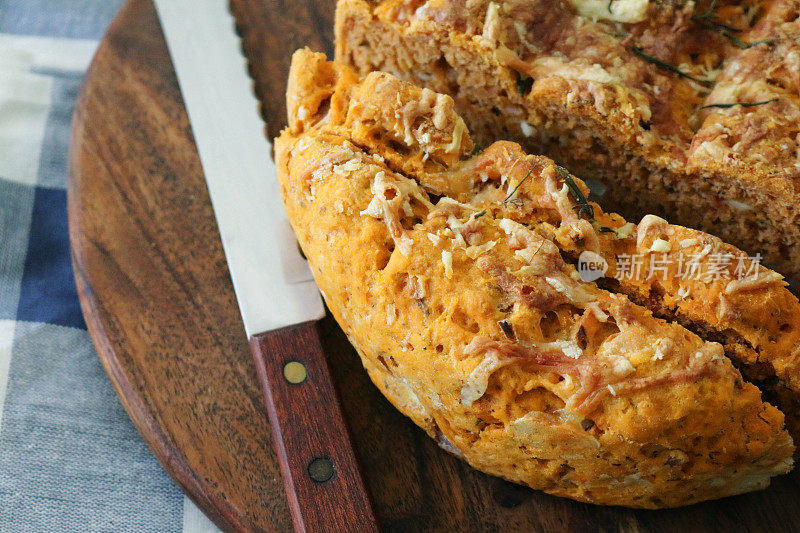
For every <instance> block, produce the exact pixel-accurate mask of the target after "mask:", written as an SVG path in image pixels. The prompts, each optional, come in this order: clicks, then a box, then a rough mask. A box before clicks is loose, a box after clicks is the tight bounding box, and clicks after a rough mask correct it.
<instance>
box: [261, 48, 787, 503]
mask: <svg viewBox="0 0 800 533" xmlns="http://www.w3.org/2000/svg"><path fill="white" fill-rule="evenodd" d="M287 106H288V109H287V110H288V116H289V127H288V128H287V129H286V130H285V131H284V132H283V133H282V135H281V137H280V138H279V139H278V140H277V141H276V144H275V147H276V159H277V166H278V173H279V182H280V189H281V194H282V197H283V201H284V204H285V207H286V210H287V212H288V215H289V219H290V221H291V223H292V226H293V227H294V230H295V232H296V234H297V237H298V240H299V242H300V245H301V246H302V248H303V251H304V252H305V254H306V256H307V257H308V259H309V262H310V264H311V267H312V271H313V273H314V276H315V278H316V281H317V283H318V285H319V287H320V289H321V291H322V293H323V295H324V297H325V300H326V302H327V304H328V307H329V309H330V310H331V312H332V313H333V315H334V316H335V318H336V319H337V321H338V322H339V324H340V325H341V326H342V328H343V330H344V331H345V332H346V334H347V335H348V338H349V339H350V340H351V342H352V344H353V346H354V347H355V348H356V350H357V351H358V353H359V355H360V356H361V358H362V361H363V363H364V366H365V368H366V369H367V371H368V372H369V375H370V377H371V378H372V380H373V382H374V383H375V384H376V386H378V387H379V388H380V390H381V391H382V392H383V393H384V395H385V396H386V397H387V398H388V399H389V400H390V401H391V402H392V403H393V404H394V405H395V406H396V407H397V408H398V409H399V410H400V411H402V412H403V413H404V414H406V415H407V416H409V417H410V418H411V419H412V420H413V421H414V422H415V423H417V424H418V425H419V426H420V427H421V428H423V429H424V430H425V431H426V432H427V433H428V434H429V435H430V436H431V437H433V438H435V439H437V441H438V442H439V443H440V445H442V446H443V447H444V448H445V449H447V450H448V451H450V452H452V453H454V454H456V455H458V456H459V457H461V458H463V459H464V460H466V461H467V462H469V463H470V464H471V465H472V466H474V467H475V468H478V469H480V470H483V471H485V472H488V473H490V474H494V475H498V476H501V477H504V478H506V479H509V480H511V481H515V482H518V483H523V484H526V485H528V486H530V487H533V488H536V489H541V490H544V491H547V492H549V493H551V494H557V495H562V496H567V497H570V498H574V499H578V500H582V501H587V502H593V503H599V504H609V505H625V506H631V507H645V508H659V507H673V506H679V505H685V504H690V503H693V502H697V501H702V500H706V499H710V498H719V497H722V496H726V495H730V494H736V493H741V492H746V491H750V490H754V489H758V488H763V487H764V486H766V485H767V484H768V482H769V478H770V477H771V476H774V475H778V474H781V473H784V472H786V471H788V470H789V469H790V468H791V465H792V453H793V450H794V446H793V444H792V440H791V437H790V436H789V434H788V433H787V431H786V430H785V429H784V415H783V413H781V411H779V410H778V409H777V408H776V407H774V406H773V405H770V404H768V403H765V402H764V401H762V399H761V392H760V391H759V389H758V388H757V387H756V386H754V385H753V384H751V383H749V382H747V381H745V380H744V379H743V378H742V375H741V373H740V372H739V371H738V370H737V369H736V365H742V366H743V368H749V366H750V364H751V362H750V361H749V360H748V359H747V358H748V357H750V358H751V359H752V360H753V361H752V363H753V364H754V365H755V364H757V363H761V362H764V363H765V365H763V368H764V371H765V372H766V373H767V374H768V376H767V377H768V378H772V379H774V380H776V382H777V381H778V380H779V381H780V382H781V383H782V384H784V385H785V389H786V390H787V391H789V393H788V394H789V396H790V397H793V394H794V391H796V390H797V375H798V373H797V371H796V365H797V358H798V353H799V350H800V342H798V335H800V333H798V330H800V304H798V301H797V299H796V298H795V297H794V296H792V295H791V294H790V293H789V292H788V291H787V290H786V289H785V287H784V283H783V282H782V281H781V280H780V277H779V276H778V275H776V274H775V273H773V272H771V271H769V270H766V269H765V268H763V267H759V266H758V265H753V264H752V263H750V262H747V261H748V260H747V259H746V258H745V259H744V261H746V262H747V265H748V266H753V267H754V270H755V272H756V274H755V276H753V277H751V278H747V279H746V280H739V279H736V278H732V279H723V278H721V279H719V280H711V281H709V282H708V283H706V282H704V281H702V280H695V279H685V280H680V281H677V280H676V281H671V282H663V283H662V282H657V281H655V279H631V280H626V279H621V280H620V281H618V282H616V283H611V279H613V278H606V279H607V281H608V282H609V283H608V286H607V287H605V288H604V287H603V286H602V285H601V284H599V283H596V282H588V281H583V279H581V273H580V272H579V271H578V270H577V269H576V267H575V265H574V264H573V263H574V261H575V257H576V256H580V254H579V253H578V252H579V251H580V252H590V253H592V254H597V255H598V256H601V257H602V258H604V260H606V261H608V262H609V269H610V270H609V272H608V273H609V274H611V273H613V272H614V271H615V269H619V268H621V267H620V265H619V264H618V263H616V262H615V261H616V257H617V254H621V253H623V252H624V251H634V250H637V251H641V252H642V253H643V254H646V255H648V257H649V255H650V254H653V253H655V250H658V249H660V250H664V249H666V245H664V244H662V243H661V242H660V241H664V242H666V243H668V244H669V245H670V246H674V248H675V249H676V250H677V249H679V248H680V247H681V246H684V245H686V246H685V248H687V249H688V248H691V249H698V248H699V249H700V250H701V251H702V250H704V249H705V247H706V246H711V247H712V248H714V249H715V250H723V251H726V252H731V253H733V254H735V255H736V257H740V256H742V253H741V252H739V251H738V250H737V249H735V248H733V247H730V246H727V245H725V244H723V243H722V242H721V241H719V240H718V239H716V238H714V237H711V236H708V235H705V234H703V233H700V232H698V231H695V230H690V229H687V228H683V227H680V226H671V225H669V224H666V223H665V222H663V221H660V220H658V219H654V218H650V219H647V220H645V221H644V222H643V224H642V225H640V226H639V227H636V226H633V225H632V224H629V223H627V222H626V221H625V220H624V219H623V218H622V217H620V216H619V215H615V214H606V213H604V212H603V211H602V210H601V209H600V207H599V206H598V205H597V204H594V203H592V204H589V203H583V202H581V203H580V205H578V204H576V200H578V199H579V198H580V197H583V196H584V195H585V194H587V188H586V186H585V184H584V183H583V182H582V181H580V180H579V179H578V178H575V177H573V176H571V175H570V174H568V173H566V171H564V170H563V169H562V168H561V167H559V166H557V165H556V164H554V163H553V162H552V161H551V160H550V159H547V158H546V157H541V156H530V155H526V154H525V153H524V152H523V151H522V150H521V148H520V147H519V146H518V145H516V144H514V143H510V142H498V143H495V144H493V145H491V146H489V147H488V148H486V149H485V150H483V151H481V152H480V153H476V154H474V155H473V154H472V153H473V152H474V151H476V150H475V149H474V144H473V141H472V140H471V138H470V136H469V132H468V130H467V128H466V126H465V124H464V121H463V120H462V119H461V117H460V116H459V115H458V114H457V113H456V112H455V111H454V108H455V105H454V101H453V100H452V99H451V98H450V97H449V96H445V95H441V94H437V93H434V92H432V91H430V90H427V89H420V88H418V87H415V86H413V85H410V84H408V83H406V82H402V81H400V80H398V79H397V78H395V77H393V76H391V75H389V74H385V73H372V74H369V75H368V76H366V77H365V78H363V79H360V78H359V76H358V75H357V74H356V73H355V72H354V71H352V70H351V69H349V68H348V67H346V66H344V65H341V64H337V63H333V62H328V61H327V60H326V59H325V57H324V55H322V54H314V53H311V52H309V51H307V50H301V51H298V52H297V53H296V54H295V56H294V58H293V62H292V70H291V73H290V79H289V89H288V94H287ZM576 207H577V209H576ZM589 209H591V211H592V212H591V213H589ZM603 228H607V230H604V229H603ZM659 239H660V241H659V245H657V246H656V245H655V242H656V240H659ZM690 239H695V240H696V241H697V242H694V243H689V244H687V241H689V240H690ZM681 242H683V244H681ZM663 253H667V254H668V253H670V252H663ZM709 255H710V254H708V253H706V254H705V255H703V256H702V257H700V258H699V259H698V261H700V262H701V263H703V264H708V261H709V260H708V259H707V257H708V256H709ZM686 291H689V292H690V293H692V294H694V295H696V297H695V298H692V297H685V298H684V296H686V295H685V294H684V292H686ZM678 293H681V294H682V295H683V296H678ZM629 295H630V297H629ZM714 298H716V300H718V302H716V303H715V301H714ZM633 300H639V301H640V303H642V304H646V305H649V306H651V307H653V308H654V309H657V310H661V309H662V308H664V309H669V310H670V313H665V314H670V316H669V317H668V318H669V319H668V320H665V319H662V318H658V317H656V316H654V314H653V312H652V311H651V310H649V309H648V308H646V307H644V306H643V305H640V304H639V303H636V302H634V301H633ZM773 305H778V306H780V309H781V311H780V312H781V317H780V320H778V321H777V322H776V321H775V317H774V316H770V314H769V311H768V312H764V309H772V306H773ZM720 309H721V310H722V311H720ZM680 322H685V323H686V324H687V325H690V326H691V327H692V328H693V329H695V330H696V332H693V331H691V330H690V329H688V328H687V327H684V326H683V325H681V324H680ZM776 331H780V333H781V341H780V342H779V343H773V342H771V341H772V340H773V339H771V338H770V335H771V334H773V333H774V332H776ZM702 336H708V337H714V341H707V340H704V339H703V338H702ZM732 361H733V362H732ZM734 363H735V364H734Z"/></svg>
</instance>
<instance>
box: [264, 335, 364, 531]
mask: <svg viewBox="0 0 800 533" xmlns="http://www.w3.org/2000/svg"><path fill="white" fill-rule="evenodd" d="M320 338H321V335H320V332H319V330H318V326H317V323H316V322H305V323H303V324H297V325H294V326H290V327H286V328H281V329H278V330H275V331H268V332H265V333H261V334H259V335H256V336H254V337H253V338H252V339H250V346H251V348H252V349H253V356H254V357H255V363H256V370H257V372H258V377H259V378H260V382H261V385H262V386H263V387H264V396H265V399H266V405H267V413H269V423H270V425H271V426H272V435H273V442H274V444H275V451H276V452H277V455H278V461H279V462H280V465H281V474H282V475H283V482H284V485H285V486H286V496H287V499H288V501H289V510H290V511H291V512H292V517H293V518H294V528H295V531H296V532H298V533H305V532H306V531H351V532H353V533H377V531H378V524H377V521H376V519H375V512H374V511H373V509H372V501H371V499H370V496H369V494H368V493H367V489H366V484H365V482H364V477H363V475H362V473H361V467H360V465H359V463H358V459H357V457H356V456H355V451H354V449H353V444H352V441H351V439H350V430H349V428H348V427H347V424H346V421H345V418H344V413H342V407H341V405H340V401H339V394H338V393H337V392H336V389H335V388H334V385H333V380H332V379H331V373H330V365H328V358H327V357H326V355H325V350H324V348H323V347H322V343H321V342H320Z"/></svg>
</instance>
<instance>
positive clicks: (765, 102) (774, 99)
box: [700, 98, 779, 109]
mask: <svg viewBox="0 0 800 533" xmlns="http://www.w3.org/2000/svg"><path fill="white" fill-rule="evenodd" d="M778 100H779V98H772V99H771V100H764V101H763V102H733V103H731V104H708V105H704V106H701V107H700V109H708V108H710V107H718V108H720V109H729V108H731V107H736V106H737V105H740V106H742V107H755V106H758V105H765V104H771V103H772V102H777V101H778Z"/></svg>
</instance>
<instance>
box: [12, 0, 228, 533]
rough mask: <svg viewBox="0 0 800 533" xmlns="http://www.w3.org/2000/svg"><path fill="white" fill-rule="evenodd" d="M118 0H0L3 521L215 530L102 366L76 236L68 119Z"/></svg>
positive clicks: (59, 527) (46, 526) (76, 527)
mask: <svg viewBox="0 0 800 533" xmlns="http://www.w3.org/2000/svg"><path fill="white" fill-rule="evenodd" d="M121 3H122V2H121V0H0V532H2V533H5V532H9V533H10V532H14V533H16V532H29V531H30V532H38V531H47V532H59V533H62V532H64V533H66V532H72V531H75V532H88V531H121V532H138V531H152V532H158V533H163V532H170V531H189V532H198V533H200V532H207V531H216V528H214V526H213V525H212V524H211V523H210V522H209V521H208V520H207V519H206V518H205V517H204V516H203V515H202V513H200V511H198V510H197V508H196V507H194V505H193V504H192V503H191V502H189V500H188V499H186V498H185V497H184V496H183V494H182V493H181V491H180V489H179V488H178V487H177V486H176V485H175V484H174V483H173V482H172V480H171V479H170V478H169V476H168V475H167V474H166V473H165V472H164V471H163V470H162V468H161V466H160V465H159V464H158V462H157V461H156V460H155V458H154V457H153V456H152V455H151V453H150V451H149V450H148V448H147V446H146V445H145V444H144V442H143V441H142V439H141V437H140V436H139V434H138V433H137V432H136V429H135V428H134V427H133V426H132V424H131V422H130V420H129V419H128V417H127V415H126V414H125V411H124V410H123V409H122V407H121V405H120V403H119V401H118V399H117V396H116V394H115V393H114V391H113V390H112V388H111V384H110V382H109V380H108V378H107V376H106V375H105V373H104V372H103V368H102V366H101V364H100V361H99V359H98V358H97V355H96V354H95V351H94V348H93V346H92V342H91V339H90V338H89V335H88V334H87V332H86V326H85V324H84V321H83V316H82V315H81V311H80V307H79V305H78V297H77V293H76V290H75V283H74V281H73V277H72V268H71V266H70V258H69V243H68V241H67V210H66V203H67V202H66V190H65V183H66V173H67V146H68V142H69V133H70V123H71V120H72V113H73V109H74V105H75V99H76V97H77V94H78V89H79V88H80V85H81V80H82V77H83V73H84V72H85V70H86V68H87V66H88V64H89V61H90V59H91V56H92V54H93V53H94V50H95V48H96V46H97V39H98V38H99V37H100V36H101V34H102V32H103V30H104V29H105V27H106V26H107V25H108V23H109V22H110V20H111V18H112V17H113V15H114V13H115V12H116V11H117V9H118V8H119V7H120V4H121Z"/></svg>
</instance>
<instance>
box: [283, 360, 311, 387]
mask: <svg viewBox="0 0 800 533" xmlns="http://www.w3.org/2000/svg"><path fill="white" fill-rule="evenodd" d="M307 376H308V372H307V371H306V367H305V365H304V364H303V363H299V362H297V361H289V362H288V363H286V364H285V365H284V366H283V377H284V378H285V379H286V381H288V382H289V383H291V384H292V385H299V384H300V383H302V382H304V381H305V380H306V377H307Z"/></svg>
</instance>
